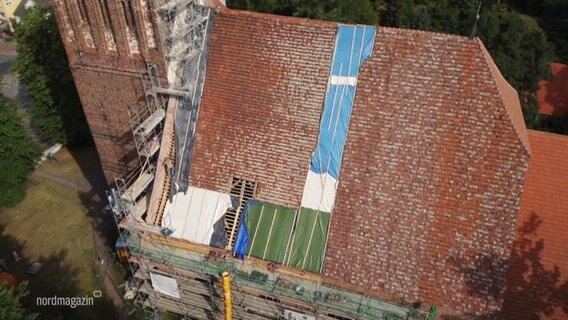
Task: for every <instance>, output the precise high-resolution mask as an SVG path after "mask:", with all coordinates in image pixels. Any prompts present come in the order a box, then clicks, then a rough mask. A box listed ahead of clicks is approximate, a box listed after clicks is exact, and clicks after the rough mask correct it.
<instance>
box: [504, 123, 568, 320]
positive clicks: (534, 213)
mask: <svg viewBox="0 0 568 320" xmlns="http://www.w3.org/2000/svg"><path fill="white" fill-rule="evenodd" d="M529 140H530V143H531V147H532V150H533V157H532V159H531V160H530V161H529V168H528V171H527V175H526V178H525V187H524V191H523V195H522V198H521V210H520V212H519V216H518V222H517V235H516V238H515V244H514V247H513V253H512V255H511V260H510V266H509V271H508V273H507V290H506V291H505V302H504V304H503V312H502V315H501V318H502V319H511V320H513V319H567V318H568V137H567V136H561V135H556V134H552V133H546V132H539V131H532V130H529ZM561 307H564V311H562V310H561Z"/></svg>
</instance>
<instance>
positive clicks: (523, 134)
mask: <svg viewBox="0 0 568 320" xmlns="http://www.w3.org/2000/svg"><path fill="white" fill-rule="evenodd" d="M475 42H476V44H477V46H478V47H479V49H480V50H481V53H482V55H483V58H484V59H483V60H484V61H485V63H486V64H487V67H489V72H490V73H491V81H492V82H493V85H494V87H495V88H496V89H497V93H498V94H499V98H500V101H501V104H502V106H503V107H504V109H505V112H506V114H507V116H508V120H509V123H510V124H511V125H512V126H513V129H514V130H515V132H516V136H517V139H518V140H519V142H520V143H521V145H522V146H523V149H524V150H525V151H526V153H527V154H528V155H529V157H530V156H531V148H530V142H529V138H528V134H527V128H526V126H525V123H524V117H523V113H522V110H521V104H520V99H519V95H518V93H517V90H516V89H515V88H513V86H511V84H510V83H509V82H508V81H507V79H505V77H503V75H502V74H501V71H500V70H499V68H498V67H497V65H496V64H495V61H493V58H492V57H491V55H490V54H489V51H487V48H485V45H484V44H483V42H482V41H481V40H480V39H479V38H475ZM497 77H499V78H500V80H502V81H501V82H499V81H498V80H499V79H498V78H497ZM503 83H505V85H506V86H507V87H506V88H505V89H509V90H512V92H514V95H515V97H516V100H517V101H518V103H519V105H518V112H519V115H520V118H521V120H522V123H521V124H518V123H516V121H515V119H513V117H514V114H512V112H515V111H516V110H511V108H510V107H509V105H508V104H507V103H506V102H505V100H506V99H505V94H504V92H503V90H502V87H501V85H502V84H503ZM514 107H516V106H514ZM518 120H519V119H517V122H518Z"/></svg>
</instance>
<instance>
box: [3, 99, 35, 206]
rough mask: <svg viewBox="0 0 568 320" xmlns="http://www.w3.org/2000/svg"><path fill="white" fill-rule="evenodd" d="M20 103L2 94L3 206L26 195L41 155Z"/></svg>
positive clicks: (15, 201) (13, 202) (12, 204)
mask: <svg viewBox="0 0 568 320" xmlns="http://www.w3.org/2000/svg"><path fill="white" fill-rule="evenodd" d="M16 110H17V105H16V103H15V102H14V101H13V100H11V99H8V98H6V97H4V96H2V95H0V168H2V170H0V190H2V192H0V208H3V207H11V206H14V205H16V204H17V203H18V202H20V201H21V200H22V199H23V198H24V195H25V186H26V181H27V177H28V174H29V173H30V172H31V171H32V170H33V169H34V168H35V165H36V163H37V160H38V158H39V156H40V149H39V146H38V145H37V144H36V143H35V142H33V140H32V138H31V137H30V135H29V134H28V132H26V130H25V128H24V126H23V125H22V121H21V120H22V119H21V117H20V115H19V114H18V113H17V111H16Z"/></svg>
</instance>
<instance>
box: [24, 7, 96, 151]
mask: <svg viewBox="0 0 568 320" xmlns="http://www.w3.org/2000/svg"><path fill="white" fill-rule="evenodd" d="M15 36H16V42H17V45H16V50H17V52H18V55H17V57H16V60H15V61H14V66H13V69H14V70H15V71H16V72H17V73H18V77H19V79H20V80H21V81H22V82H23V83H24V84H26V86H27V89H28V94H29V96H30V98H31V102H32V106H31V115H32V124H33V125H34V127H35V129H36V131H37V134H38V136H39V137H40V139H42V140H43V141H45V142H48V143H55V142H62V143H67V144H71V145H77V144H86V143H90V141H91V136H90V133H89V128H88V126H87V123H86V120H85V116H84V114H83V110H82V108H81V103H80V101H79V96H78V94H77V90H76V88H75V84H74V82H73V78H72V76H71V72H70V70H69V65H68V62H67V58H66V54H65V50H64V48H63V44H62V42H61V37H60V36H59V32H58V29H57V25H56V22H55V17H54V15H53V13H52V11H51V9H46V8H40V7H32V8H30V9H28V10H27V11H26V14H25V15H24V17H23V18H22V21H21V22H20V23H19V24H18V25H17V27H16V33H15Z"/></svg>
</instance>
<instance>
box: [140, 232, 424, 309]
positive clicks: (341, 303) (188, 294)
mask: <svg viewBox="0 0 568 320" xmlns="http://www.w3.org/2000/svg"><path fill="white" fill-rule="evenodd" d="M129 241H130V243H129V247H130V248H131V250H132V252H133V254H134V255H135V256H136V257H135V258H134V259H137V261H140V262H143V263H142V264H145V265H148V266H149V268H150V269H151V270H152V272H163V274H165V275H174V276H175V278H176V280H178V281H179V282H178V283H179V287H180V291H181V292H183V293H184V295H183V296H182V299H181V300H185V301H183V303H184V305H185V306H186V307H187V308H191V309H192V310H194V308H199V309H201V310H199V311H197V312H196V313H193V314H192V316H193V317H195V318H199V319H201V318H203V319H211V317H210V316H211V315H212V314H218V312H219V311H220V310H222V306H223V303H224V301H223V299H222V297H223V294H222V291H221V286H220V277H219V276H220V274H221V273H222V272H225V271H227V272H229V273H230V274H231V279H232V283H231V286H232V292H231V295H232V301H233V312H234V313H233V317H234V319H264V320H266V319H277V318H279V317H281V316H282V315H283V314H284V311H285V310H292V311H295V312H301V313H304V314H306V315H310V314H315V315H317V319H326V320H331V319H343V320H355V319H378V320H381V319H382V320H429V319H433V317H434V315H433V314H432V313H431V312H427V311H420V310H416V309H413V308H410V307H407V306H404V305H401V304H399V303H397V302H396V301H388V302H387V301H381V300H378V299H375V298H372V297H369V296H366V295H361V294H357V293H353V292H349V291H346V290H342V289H339V288H335V287H332V286H329V285H327V284H324V283H322V282H321V281H314V280H312V279H303V278H301V277H291V276H287V275H285V274H283V273H281V272H273V271H271V270H268V269H265V268H262V267H258V266H255V264H254V263H250V262H242V261H237V260H233V259H227V258H226V257H224V256H221V255H219V254H215V252H216V251H209V252H208V253H205V252H203V251H202V252H198V250H187V249H185V248H183V246H184V244H183V242H179V241H177V243H174V242H175V241H176V240H173V241H172V240H169V239H167V238H165V237H158V236H153V237H148V238H145V237H144V236H142V237H131V238H130V239H129ZM165 247H167V248H165ZM164 251H167V252H168V256H167V263H166V264H162V263H161V262H162V261H163V260H161V259H163V257H164V256H163V254H164V253H163V252H164ZM160 299H165V301H162V300H159V301H155V303H156V304H157V305H159V306H160V307H161V308H163V309H166V310H170V311H172V312H176V311H175V310H178V311H177V313H179V309H176V308H179V305H178V304H179V303H180V302H179V301H176V300H177V299H174V298H171V297H170V298H168V297H164V296H161V297H160ZM176 303H177V304H176ZM196 315H203V316H202V317H201V316H196ZM312 317H313V316H312Z"/></svg>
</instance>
